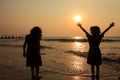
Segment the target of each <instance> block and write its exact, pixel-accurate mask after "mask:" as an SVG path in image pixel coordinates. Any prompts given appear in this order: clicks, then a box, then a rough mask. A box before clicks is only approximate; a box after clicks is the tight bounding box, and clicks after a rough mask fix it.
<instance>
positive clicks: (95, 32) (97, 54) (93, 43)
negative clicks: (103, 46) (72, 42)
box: [78, 23, 114, 77]
mask: <svg viewBox="0 0 120 80" xmlns="http://www.w3.org/2000/svg"><path fill="white" fill-rule="evenodd" d="M78 26H79V27H80V28H81V29H82V30H83V31H84V32H85V33H86V36H87V38H88V42H89V51H88V57H87V63H88V64H90V65H91V72H92V77H94V67H95V66H96V77H99V66H100V65H101V64H102V58H101V51H100V48H99V45H100V42H101V40H102V38H103V37H104V34H105V33H106V32H107V31H108V30H109V29H110V28H111V27H112V26H114V23H111V24H110V26H109V27H108V28H107V29H106V30H105V31H103V32H102V33H100V28H99V27H98V26H92V27H91V28H90V31H91V34H89V33H88V32H87V31H86V30H85V29H84V28H83V27H82V25H81V24H80V23H79V24H78Z"/></svg>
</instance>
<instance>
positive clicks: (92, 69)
mask: <svg viewBox="0 0 120 80" xmlns="http://www.w3.org/2000/svg"><path fill="white" fill-rule="evenodd" d="M91 72H92V76H93V77H94V65H91Z"/></svg>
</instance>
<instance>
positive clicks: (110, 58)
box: [65, 50, 120, 64]
mask: <svg viewBox="0 0 120 80" xmlns="http://www.w3.org/2000/svg"><path fill="white" fill-rule="evenodd" d="M65 53H70V54H73V55H76V56H80V57H84V58H87V54H88V52H77V51H71V50H69V51H65ZM102 60H103V61H104V62H107V63H108V62H110V63H111V62H112V63H117V64H120V56H116V53H108V54H103V58H102Z"/></svg>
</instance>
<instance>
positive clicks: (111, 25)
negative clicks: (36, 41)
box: [101, 22, 115, 35]
mask: <svg viewBox="0 0 120 80" xmlns="http://www.w3.org/2000/svg"><path fill="white" fill-rule="evenodd" d="M114 24H115V23H114V22H112V23H111V24H110V26H109V27H108V28H107V29H105V30H104V31H103V32H102V33H101V35H104V34H105V33H106V32H107V31H108V30H109V29H110V28H112V27H113V26H114Z"/></svg>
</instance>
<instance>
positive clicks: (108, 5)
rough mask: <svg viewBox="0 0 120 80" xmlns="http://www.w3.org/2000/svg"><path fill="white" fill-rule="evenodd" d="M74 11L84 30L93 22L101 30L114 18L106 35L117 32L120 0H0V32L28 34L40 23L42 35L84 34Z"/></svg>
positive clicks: (119, 21) (119, 28) (118, 31)
mask: <svg viewBox="0 0 120 80" xmlns="http://www.w3.org/2000/svg"><path fill="white" fill-rule="evenodd" d="M76 14H80V15H81V16H82V22H81V23H82V25H83V26H84V28H85V29H86V30H87V31H89V28H90V26H92V25H98V26H100V28H101V31H103V30H104V29H105V28H107V27H108V26H109V24H110V23H111V22H112V21H114V22H115V23H116V25H115V27H113V29H111V30H110V31H109V32H108V33H107V34H106V36H119V35H120V0H0V35H12V34H13V35H22V34H28V33H29V30H30V29H31V28H32V27H33V26H36V25H39V26H41V28H42V30H43V36H85V35H84V33H83V32H82V31H81V30H80V29H79V28H78V27H77V26H76V23H75V21H74V19H73V17H74V16H75V15H76Z"/></svg>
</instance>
